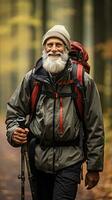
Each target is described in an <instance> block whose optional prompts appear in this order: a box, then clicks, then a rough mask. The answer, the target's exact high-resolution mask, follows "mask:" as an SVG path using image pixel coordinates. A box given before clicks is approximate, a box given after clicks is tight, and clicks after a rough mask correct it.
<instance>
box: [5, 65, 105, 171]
mask: <svg viewBox="0 0 112 200" xmlns="http://www.w3.org/2000/svg"><path fill="white" fill-rule="evenodd" d="M70 68H71V65H69V66H66V68H65V70H64V71H63V72H62V73H60V74H59V75H57V76H54V77H51V76H50V75H49V74H48V73H47V72H46V71H45V70H44V69H43V67H42V66H41V67H40V68H39V69H38V70H37V71H36V73H35V69H34V70H33V71H29V72H28V73H27V74H26V75H25V77H24V78H23V80H22V82H21V83H20V85H19V86H18V88H17V89H16V91H15V92H14V94H13V95H12V97H11V98H10V100H9V102H8V103H7V115H6V124H7V138H8V141H9V143H10V144H11V145H12V146H17V145H16V144H14V143H13V142H12V140H11V137H12V133H13V131H14V129H15V128H16V127H17V126H18V123H17V119H19V118H21V117H23V118H26V116H28V115H29V114H30V95H31V91H30V89H29V88H30V87H29V85H30V80H31V76H32V77H33V78H34V79H35V80H38V81H40V82H42V84H44V90H47V91H50V92H54V91H55V90H56V91H57V92H59V93H60V92H61V93H71V87H70V86H69V85H64V86H62V85H58V84H57V82H58V81H59V80H69V79H70V73H69V71H70ZM84 83H85V87H86V103H85V106H84V107H85V108H84V124H85V128H86V148H87V149H86V154H87V159H86V163H87V170H97V171H102V170H103V157H104V127H103V119H102V110H101V104H100V97H99V93H98V90H97V87H96V84H95V83H94V81H93V79H92V78H91V77H90V75H88V74H87V73H86V72H85V73H84ZM60 103H61V104H62V105H61V108H60ZM60 109H61V111H60ZM60 112H61V113H62V122H61V123H63V130H60ZM81 127H82V122H81V121H80V120H79V118H78V116H77V113H76V108H75V106H74V100H73V99H72V97H63V98H62V102H61V101H60V98H57V99H56V101H55V103H54V99H53V98H51V97H48V96H46V95H45V94H44V92H42V93H41V94H40V98H39V100H38V103H37V105H36V112H35V116H34V117H33V119H32V121H31V123H30V125H29V128H30V131H31V133H32V134H33V135H34V136H35V138H37V141H38V139H39V141H40V140H41V145H40V143H39V144H38V142H37V145H36V148H35V166H36V168H37V169H41V170H43V171H46V172H51V173H52V171H53V170H55V171H57V170H59V169H62V168H64V167H67V166H70V165H72V164H75V163H77V162H79V161H81V162H82V161H83V159H84V154H83V148H82V146H81V141H80V140H81V139H80V132H81V131H82V129H81ZM81 134H82V135H83V133H81ZM54 141H55V143H56V144H55V145H54Z"/></svg>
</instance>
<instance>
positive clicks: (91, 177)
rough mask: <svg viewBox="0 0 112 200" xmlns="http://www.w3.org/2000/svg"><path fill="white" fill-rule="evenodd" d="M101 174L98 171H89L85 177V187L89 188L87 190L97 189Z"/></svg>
mask: <svg viewBox="0 0 112 200" xmlns="http://www.w3.org/2000/svg"><path fill="white" fill-rule="evenodd" d="M99 178H100V176H99V172H97V171H89V172H87V174H86V177H85V186H87V190H89V189H91V188H93V187H95V186H96V185H97V183H98V181H99Z"/></svg>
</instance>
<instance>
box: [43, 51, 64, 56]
mask: <svg viewBox="0 0 112 200" xmlns="http://www.w3.org/2000/svg"><path fill="white" fill-rule="evenodd" d="M47 56H62V53H60V52H55V53H53V52H49V53H47Z"/></svg>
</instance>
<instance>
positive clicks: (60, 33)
mask: <svg viewBox="0 0 112 200" xmlns="http://www.w3.org/2000/svg"><path fill="white" fill-rule="evenodd" d="M51 37H56V38H59V39H61V40H62V41H63V42H64V43H65V45H66V47H67V48H68V50H69V49H70V35H69V33H68V31H67V30H66V28H65V27H64V26H63V25H55V26H53V27H52V28H51V29H50V30H49V31H48V32H46V33H45V35H44V36H43V41H42V45H44V44H45V42H46V41H47V39H49V38H51Z"/></svg>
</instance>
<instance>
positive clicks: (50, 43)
mask: <svg viewBox="0 0 112 200" xmlns="http://www.w3.org/2000/svg"><path fill="white" fill-rule="evenodd" d="M64 50H65V45H64V43H63V42H62V41H61V40H60V39H58V38H50V39H48V40H47V42H46V43H45V51H46V53H48V55H52V54H53V55H57V56H59V55H58V53H64ZM49 53H51V54H49Z"/></svg>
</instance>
